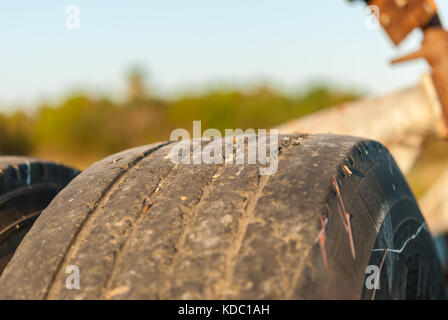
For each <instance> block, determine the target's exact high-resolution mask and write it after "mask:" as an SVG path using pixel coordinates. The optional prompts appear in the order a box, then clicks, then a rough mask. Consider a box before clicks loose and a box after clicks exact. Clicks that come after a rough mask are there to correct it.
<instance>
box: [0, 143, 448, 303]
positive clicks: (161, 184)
mask: <svg viewBox="0 0 448 320" xmlns="http://www.w3.org/2000/svg"><path fill="white" fill-rule="evenodd" d="M170 149H171V145H170V144H169V143H164V144H154V145H149V146H144V147H140V148H136V149H132V150H129V151H125V152H122V153H119V154H116V155H113V156H111V157H109V158H106V159H104V160H102V161H100V162H98V163H96V164H94V165H93V166H92V167H90V168H89V169H88V170H86V171H85V172H84V173H82V174H80V175H79V176H78V177H77V178H75V179H74V180H73V181H72V182H71V183H70V184H69V185H68V186H67V187H66V188H65V189H64V190H63V191H61V192H60V193H59V194H58V195H57V196H56V198H55V199H54V200H53V202H52V203H51V205H50V206H49V207H48V208H47V209H46V210H45V211H44V212H43V214H42V215H41V217H40V218H39V219H38V220H37V222H36V223H35V225H34V227H33V228H32V230H31V231H30V232H29V233H28V234H27V236H26V237H25V239H24V240H23V242H22V244H21V245H20V247H19V249H18V250H17V252H16V254H15V255H14V257H13V259H12V260H11V262H10V263H9V265H8V266H7V268H6V269H5V271H4V273H3V275H2V276H1V278H0V298H1V299H360V298H366V299H373V298H379V299H406V298H423V299H436V298H445V287H444V282H443V272H442V270H441V265H440V262H439V260H438V258H437V253H436V251H435V247H434V244H433V241H432V238H431V235H430V233H429V232H428V230H427V228H426V225H425V221H424V219H423V217H422V215H421V214H420V211H419V209H418V206H417V203H416V201H415V198H414V196H413V194H412V192H411V190H410V189H409V187H408V185H407V183H406V181H405V179H404V177H403V175H402V174H401V172H400V170H399V169H398V167H397V165H396V164H395V162H394V160H393V159H392V157H391V156H390V154H389V153H388V151H387V150H386V149H385V148H384V147H383V146H382V145H381V144H379V143H377V142H374V141H366V140H363V139H360V138H353V137H344V136H333V135H304V136H281V137H279V149H280V153H279V161H278V171H277V172H276V173H275V174H274V175H272V176H259V171H258V169H259V166H258V165H230V164H226V165H206V164H200V165H187V164H179V165H173V164H172V162H171V161H170V160H169V153H170ZM342 206H344V208H345V210H346V211H347V212H348V213H349V214H347V215H345V212H344V209H343V208H342ZM348 217H350V219H348ZM347 226H349V227H347ZM73 265H74V266H76V267H78V268H79V280H80V281H79V284H80V289H79V290H76V289H68V288H67V286H66V282H67V281H72V280H73V279H74V278H73V277H71V270H74V269H73V267H70V268H72V269H70V268H68V267H69V266H73ZM369 265H376V266H377V268H378V270H379V288H377V289H366V283H367V282H369V281H370V282H371V278H369V274H368V273H367V274H366V268H367V267H368V266H369ZM66 271H67V272H68V273H66ZM73 274H75V273H73ZM73 281H75V280H73ZM73 283H74V282H73ZM375 283H376V284H378V282H375ZM69 287H70V286H69Z"/></svg>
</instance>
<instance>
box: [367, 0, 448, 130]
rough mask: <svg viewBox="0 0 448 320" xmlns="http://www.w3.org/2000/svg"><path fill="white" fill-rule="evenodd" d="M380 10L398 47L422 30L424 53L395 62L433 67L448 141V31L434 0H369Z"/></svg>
mask: <svg viewBox="0 0 448 320" xmlns="http://www.w3.org/2000/svg"><path fill="white" fill-rule="evenodd" d="M365 2H366V3H367V4H368V5H375V6H377V7H378V9H379V12H380V16H379V20H380V23H381V25H382V27H383V28H384V30H385V31H386V33H387V34H388V36H389V37H390V39H391V40H392V42H393V43H394V44H395V45H398V44H400V43H401V42H402V41H403V40H404V39H405V38H406V37H407V36H408V35H409V34H410V33H411V32H412V31H413V30H414V29H416V28H421V29H422V31H423V41H422V47H421V49H420V50H418V51H416V52H414V53H411V54H408V55H406V56H404V57H401V58H398V59H395V60H393V61H392V63H398V62H403V61H409V60H413V59H419V58H424V59H426V61H427V62H428V63H429V65H430V66H431V68H432V73H431V75H432V79H433V82H434V85H435V87H436V90H437V94H438V96H439V99H440V102H441V105H442V108H443V115H444V119H445V132H444V134H443V136H444V138H448V31H446V30H445V29H444V28H443V26H442V23H441V21H440V18H439V15H438V12H437V5H436V3H435V2H434V0H365Z"/></svg>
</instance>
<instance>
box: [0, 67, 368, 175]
mask: <svg viewBox="0 0 448 320" xmlns="http://www.w3.org/2000/svg"><path fill="white" fill-rule="evenodd" d="M127 79H128V88H127V89H128V90H127V93H128V94H127V99H126V100H125V101H123V102H114V101H112V100H110V99H108V98H94V97H92V96H88V95H86V94H76V95H72V96H70V97H67V98H66V99H65V100H64V101H62V102H61V103H59V104H53V105H52V104H44V105H41V106H39V107H38V108H37V109H35V111H34V112H33V113H31V114H29V115H27V114H25V113H23V112H22V111H17V112H16V113H15V114H12V115H9V116H6V115H0V154H15V155H31V156H35V157H40V158H45V159H50V160H54V161H61V162H64V163H66V164H69V165H72V166H75V167H78V168H80V169H84V168H86V167H88V166H89V165H90V164H92V162H94V161H96V160H99V159H101V158H103V157H105V156H107V155H110V154H112V153H115V152H118V151H121V150H124V149H127V148H130V147H134V146H138V145H142V144H148V143H152V142H155V141H161V140H168V139H169V136H170V133H171V131H172V130H173V129H176V128H185V129H188V130H191V127H192V122H193V120H201V121H202V129H203V130H205V129H207V128H217V129H219V130H221V131H222V132H223V133H224V129H226V128H229V129H236V128H241V129H247V128H254V129H258V128H271V127H273V126H276V125H278V124H281V123H283V122H285V121H286V120H288V119H291V118H296V117H299V116H302V115H305V114H308V113H311V112H314V111H317V110H320V109H323V108H326V107H329V106H331V105H334V104H338V103H343V102H346V101H350V100H354V99H357V98H359V97H360V96H361V95H360V94H359V93H357V92H350V91H343V90H337V89H332V88H329V87H327V86H315V87H312V88H310V89H308V90H304V91H303V92H300V93H297V94H295V95H286V94H284V93H281V92H278V91H276V90H273V89H271V88H269V87H267V86H260V87H258V88H255V89H252V90H238V89H233V90H231V89H221V90H210V91H208V92H205V93H201V94H186V95H184V96H182V97H180V98H177V99H174V100H166V99H160V98H156V97H153V96H151V94H150V90H148V88H147V86H146V84H145V81H144V80H145V79H144V73H143V72H141V71H140V70H139V69H138V68H135V69H133V70H132V71H131V72H130V74H129V76H128V78H127ZM190 132H191V131H190Z"/></svg>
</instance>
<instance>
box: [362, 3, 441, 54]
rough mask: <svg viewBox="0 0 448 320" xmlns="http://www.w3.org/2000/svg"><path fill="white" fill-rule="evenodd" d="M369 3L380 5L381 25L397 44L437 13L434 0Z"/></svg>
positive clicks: (424, 24)
mask: <svg viewBox="0 0 448 320" xmlns="http://www.w3.org/2000/svg"><path fill="white" fill-rule="evenodd" d="M367 4H369V5H374V6H377V7H378V9H379V12H380V16H379V20H380V23H381V26H382V27H383V28H384V30H385V31H386V32H387V34H388V36H389V38H390V39H391V40H392V42H393V43H394V44H395V45H398V44H400V42H402V41H403V40H404V39H405V38H406V37H407V36H408V34H410V33H411V32H412V31H413V30H414V29H415V28H421V27H424V26H426V25H428V24H429V23H430V21H431V20H432V19H433V18H434V16H436V15H437V5H436V4H435V2H434V0H368V1H367Z"/></svg>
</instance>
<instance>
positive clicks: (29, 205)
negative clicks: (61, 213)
mask: <svg viewBox="0 0 448 320" xmlns="http://www.w3.org/2000/svg"><path fill="white" fill-rule="evenodd" d="M77 174H78V172H77V171H76V170H73V169H71V168H67V167H65V166H62V165H59V164H55V163H51V162H48V161H41V160H37V159H31V158H25V157H10V156H0V274H1V273H2V271H3V269H4V268H5V267H6V265H7V263H8V261H9V260H10V259H11V257H12V255H13V254H14V252H15V250H16V248H17V246H18V245H19V243H20V242H21V241H22V238H23V237H24V236H25V234H26V233H27V232H28V231H29V229H30V228H31V226H32V225H33V223H34V221H35V220H36V218H37V217H38V216H39V214H40V212H41V211H42V210H43V209H45V208H46V207H47V206H48V204H49V203H50V201H51V200H53V198H54V196H55V195H56V194H57V193H58V192H59V191H60V190H61V189H62V188H63V187H64V186H66V185H67V184H68V183H69V182H70V181H71V180H72V179H73V177H75V175H77Z"/></svg>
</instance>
